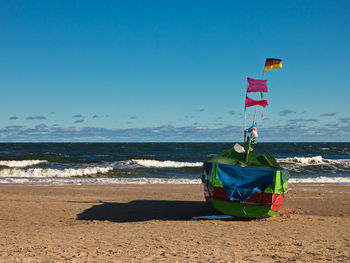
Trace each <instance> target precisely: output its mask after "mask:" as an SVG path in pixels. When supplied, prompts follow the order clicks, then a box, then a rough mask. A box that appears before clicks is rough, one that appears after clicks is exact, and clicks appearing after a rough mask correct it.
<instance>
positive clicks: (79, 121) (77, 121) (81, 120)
mask: <svg viewBox="0 0 350 263" xmlns="http://www.w3.org/2000/svg"><path fill="white" fill-rule="evenodd" d="M82 122H84V120H83V119H79V120H76V121H74V123H82Z"/></svg>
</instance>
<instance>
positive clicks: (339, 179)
mask: <svg viewBox="0 0 350 263" xmlns="http://www.w3.org/2000/svg"><path fill="white" fill-rule="evenodd" d="M288 182H289V183H338V184H349V183H350V177H326V176H320V177H315V178H291V179H289V180H288Z"/></svg>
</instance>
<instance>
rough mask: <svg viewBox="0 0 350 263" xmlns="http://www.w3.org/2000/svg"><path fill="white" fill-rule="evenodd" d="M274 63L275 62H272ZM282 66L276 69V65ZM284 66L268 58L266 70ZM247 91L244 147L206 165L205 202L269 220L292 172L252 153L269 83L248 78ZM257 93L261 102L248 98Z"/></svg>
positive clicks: (266, 156)
mask: <svg viewBox="0 0 350 263" xmlns="http://www.w3.org/2000/svg"><path fill="white" fill-rule="evenodd" d="M271 61H273V62H271ZM277 62H278V63H280V64H278V65H277V66H276V64H274V63H277ZM279 67H282V61H281V60H279V59H266V63H265V68H264V71H265V70H270V69H275V68H279ZM247 80H248V88H247V93H246V102H245V108H244V142H243V146H242V145H240V144H235V145H234V147H233V148H232V149H229V150H226V151H223V152H221V153H220V154H218V155H217V156H215V157H213V158H211V159H210V160H207V161H206V162H204V165H203V172H202V183H203V187H204V196H205V200H206V201H207V202H208V203H210V204H211V205H212V206H213V207H214V208H215V209H216V210H217V211H219V212H220V213H223V214H226V215H230V216H235V217H240V218H266V217H270V216H273V215H275V214H277V213H278V211H279V210H280V208H281V206H282V204H283V201H284V197H285V193H286V192H287V189H288V179H289V176H290V175H289V173H288V171H287V170H285V169H283V168H282V167H281V166H280V165H279V164H278V162H277V161H276V159H275V158H274V157H273V156H271V155H270V154H256V153H253V152H252V151H253V148H252V146H253V145H254V144H256V139H257V137H258V131H257V127H256V122H255V118H256V111H257V107H258V106H259V105H260V106H262V107H266V106H267V105H268V103H267V101H266V100H259V99H260V96H261V95H260V92H267V80H263V79H260V80H257V79H252V78H249V77H248V78H247ZM250 92H257V93H259V94H258V100H253V99H251V98H250V97H248V93H250ZM251 106H255V113H254V119H253V123H252V125H251V126H250V127H249V128H248V129H246V110H247V108H248V107H251Z"/></svg>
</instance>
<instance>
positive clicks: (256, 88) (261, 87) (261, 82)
mask: <svg viewBox="0 0 350 263" xmlns="http://www.w3.org/2000/svg"><path fill="white" fill-rule="evenodd" d="M247 80H248V89H247V92H267V84H266V83H267V80H266V79H252V78H249V77H247Z"/></svg>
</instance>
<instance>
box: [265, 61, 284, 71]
mask: <svg viewBox="0 0 350 263" xmlns="http://www.w3.org/2000/svg"><path fill="white" fill-rule="evenodd" d="M276 68H282V60H281V59H278V58H267V59H266V62H265V69H264V71H267V70H272V69H276Z"/></svg>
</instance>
